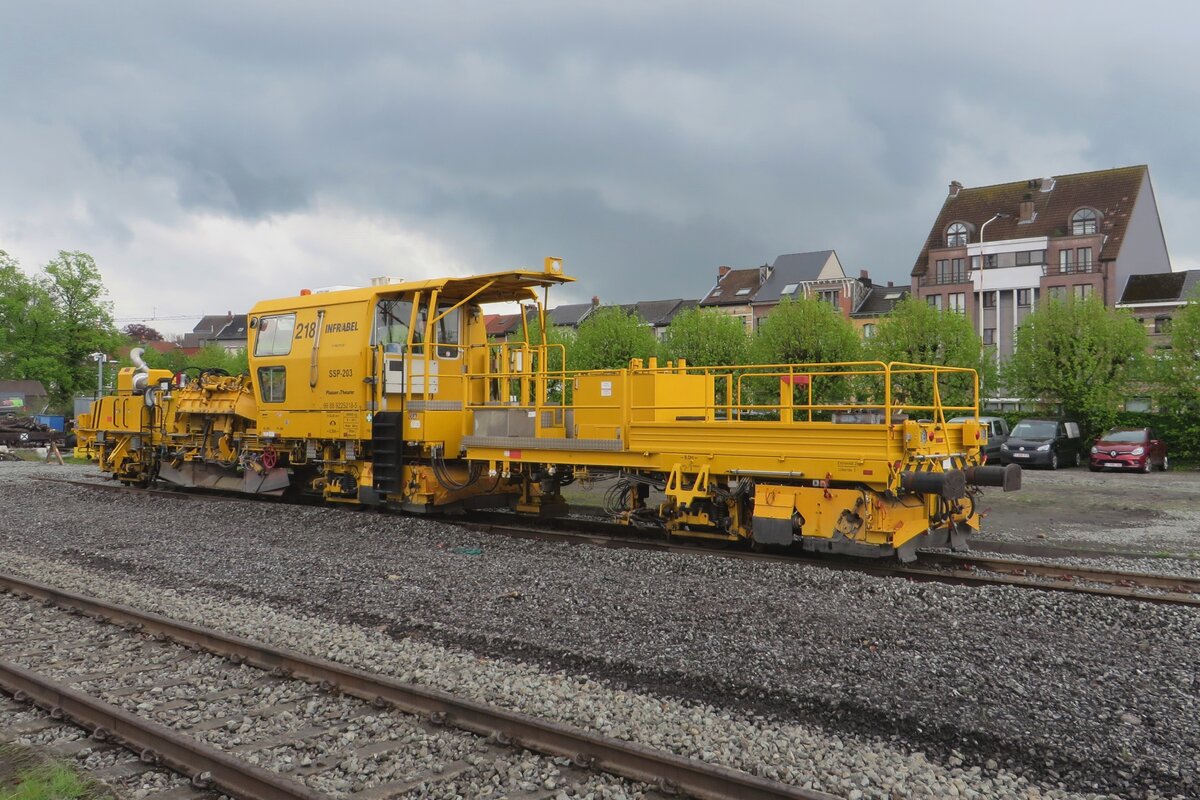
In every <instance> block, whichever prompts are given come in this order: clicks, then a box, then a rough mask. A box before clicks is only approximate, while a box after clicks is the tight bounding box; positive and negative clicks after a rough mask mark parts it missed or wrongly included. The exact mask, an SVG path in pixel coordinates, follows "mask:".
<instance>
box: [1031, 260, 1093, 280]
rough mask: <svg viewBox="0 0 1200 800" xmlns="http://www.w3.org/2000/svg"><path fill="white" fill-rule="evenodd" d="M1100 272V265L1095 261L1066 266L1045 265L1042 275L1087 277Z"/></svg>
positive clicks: (1070, 263) (1073, 263)
mask: <svg viewBox="0 0 1200 800" xmlns="http://www.w3.org/2000/svg"><path fill="white" fill-rule="evenodd" d="M1096 272H1100V264H1099V263H1097V262H1095V261H1071V262H1068V263H1066V264H1043V265H1042V275H1044V276H1046V277H1050V276H1051V275H1087V274H1091V273H1096Z"/></svg>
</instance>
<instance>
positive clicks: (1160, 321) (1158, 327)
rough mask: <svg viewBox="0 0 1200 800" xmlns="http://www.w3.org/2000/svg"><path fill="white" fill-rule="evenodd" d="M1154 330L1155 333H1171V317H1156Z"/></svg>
mask: <svg viewBox="0 0 1200 800" xmlns="http://www.w3.org/2000/svg"><path fill="white" fill-rule="evenodd" d="M1154 332H1155V333H1170V332H1171V318H1170V317H1155V318H1154Z"/></svg>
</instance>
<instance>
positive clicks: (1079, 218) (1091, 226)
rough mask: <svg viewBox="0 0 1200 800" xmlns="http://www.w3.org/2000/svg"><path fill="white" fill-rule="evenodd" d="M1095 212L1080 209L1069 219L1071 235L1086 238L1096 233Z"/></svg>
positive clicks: (1088, 209)
mask: <svg viewBox="0 0 1200 800" xmlns="http://www.w3.org/2000/svg"><path fill="white" fill-rule="evenodd" d="M1096 218H1097V217H1096V212H1095V211H1093V210H1092V209H1090V208H1081V209H1079V210H1078V211H1076V212H1075V216H1073V217H1071V235H1072V236H1086V235H1087V234H1089V233H1095V232H1096Z"/></svg>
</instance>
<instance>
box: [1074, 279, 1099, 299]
mask: <svg viewBox="0 0 1200 800" xmlns="http://www.w3.org/2000/svg"><path fill="white" fill-rule="evenodd" d="M1093 288H1095V287H1093V286H1092V285H1091V284H1090V283H1077V284H1075V299H1076V300H1086V299H1087V298H1089V297H1091V296H1092V289H1093Z"/></svg>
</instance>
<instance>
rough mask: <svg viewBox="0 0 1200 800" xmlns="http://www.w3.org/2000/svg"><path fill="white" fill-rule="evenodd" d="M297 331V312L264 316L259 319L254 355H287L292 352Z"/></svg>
mask: <svg viewBox="0 0 1200 800" xmlns="http://www.w3.org/2000/svg"><path fill="white" fill-rule="evenodd" d="M295 332H296V315H295V314H279V315H277V316H273V317H263V318H262V319H260V320H259V321H258V335H257V336H255V337H254V355H255V356H286V355H287V354H288V353H290V352H292V337H293V336H294V335H295Z"/></svg>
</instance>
